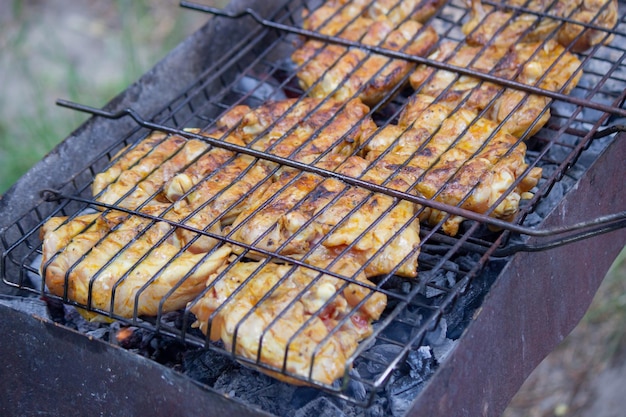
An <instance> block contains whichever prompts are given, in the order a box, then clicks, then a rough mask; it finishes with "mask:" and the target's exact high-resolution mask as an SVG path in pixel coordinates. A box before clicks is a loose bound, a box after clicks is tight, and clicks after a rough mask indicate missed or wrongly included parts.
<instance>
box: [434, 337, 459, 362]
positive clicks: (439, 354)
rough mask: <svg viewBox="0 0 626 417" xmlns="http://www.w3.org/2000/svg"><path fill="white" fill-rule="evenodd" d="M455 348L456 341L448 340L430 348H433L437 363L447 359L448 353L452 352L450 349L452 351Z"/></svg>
mask: <svg viewBox="0 0 626 417" xmlns="http://www.w3.org/2000/svg"><path fill="white" fill-rule="evenodd" d="M455 346H456V340H452V339H448V338H446V339H445V340H444V341H443V342H442V343H440V344H439V345H436V346H433V347H432V348H433V355H434V356H435V360H436V361H437V362H438V363H442V362H443V361H444V360H446V358H447V357H448V355H449V354H450V352H452V349H454V347H455Z"/></svg>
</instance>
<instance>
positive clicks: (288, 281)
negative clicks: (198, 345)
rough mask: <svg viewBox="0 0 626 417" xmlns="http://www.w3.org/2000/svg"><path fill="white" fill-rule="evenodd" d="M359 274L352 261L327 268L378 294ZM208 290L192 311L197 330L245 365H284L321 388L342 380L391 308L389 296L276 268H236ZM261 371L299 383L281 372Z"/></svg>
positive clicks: (251, 264) (337, 280) (317, 275)
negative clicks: (358, 349)
mask: <svg viewBox="0 0 626 417" xmlns="http://www.w3.org/2000/svg"><path fill="white" fill-rule="evenodd" d="M324 267H328V265H324ZM357 268H358V266H356V264H355V263H353V262H351V261H350V260H349V259H341V260H339V262H337V263H335V264H334V265H333V266H330V267H328V269H329V270H331V271H332V272H335V273H339V274H340V275H341V276H345V277H347V278H352V279H354V280H355V281H356V282H361V283H363V284H365V285H369V286H370V287H373V284H372V283H370V282H369V281H368V280H367V279H366V278H365V277H364V276H363V275H362V274H356V275H354V274H355V272H356V270H357ZM207 286H209V287H210V288H209V289H208V291H207V292H206V294H205V295H204V296H203V297H202V298H201V299H200V300H199V301H198V302H196V303H192V304H191V312H192V313H194V314H195V315H196V317H197V321H196V323H195V324H194V325H195V326H197V327H199V328H200V329H201V330H202V332H204V333H205V334H206V333H207V332H208V333H209V334H210V336H211V339H213V340H220V339H221V340H222V341H223V342H224V344H225V347H226V349H228V350H233V351H234V352H235V353H236V354H238V355H241V356H243V357H245V358H248V359H251V360H253V361H256V360H257V358H259V361H260V362H261V363H263V364H266V365H269V366H271V367H272V368H274V369H276V370H277V371H281V370H282V369H283V364H284V369H285V370H286V371H287V372H289V373H292V374H295V375H298V376H299V377H302V378H307V379H308V378H309V377H310V378H311V379H312V380H313V381H315V382H318V383H319V382H321V383H324V384H331V383H332V382H333V381H334V380H336V379H337V378H339V377H341V376H342V375H343V374H344V373H345V371H346V363H347V359H348V358H350V356H351V355H352V354H353V353H354V351H355V349H356V347H357V345H358V342H359V341H361V340H363V339H364V338H365V337H367V336H369V335H370V334H371V332H372V326H371V322H372V320H376V319H378V318H379V317H380V315H381V313H382V311H383V310H384V308H385V305H386V302H387V301H386V297H385V295H384V294H382V293H379V292H375V291H373V290H371V289H368V288H366V287H364V286H361V285H359V284H356V283H348V281H346V280H344V279H340V278H336V277H334V276H331V275H326V274H320V273H318V272H316V271H314V270H311V269H309V268H306V267H295V266H291V265H278V264H274V263H266V264H264V263H262V262H259V263H257V262H246V263H242V262H239V263H236V264H235V265H234V266H232V268H230V269H228V270H227V271H226V272H225V273H222V274H214V275H213V276H212V277H211V278H210V279H209V280H208V281H207ZM236 290H237V291H238V292H237V293H236V294H234V293H235V291H236ZM362 301H363V304H362V305H361V306H360V308H358V309H357V308H356V307H357V305H358V304H359V303H360V302H362ZM285 359H286V361H285ZM259 370H261V371H262V372H265V373H268V374H270V375H273V376H275V377H276V378H278V379H282V380H285V381H287V382H291V383H296V384H302V381H300V380H297V379H294V378H289V377H287V376H285V375H282V374H280V373H279V372H276V371H271V370H269V371H268V370H267V369H265V368H259Z"/></svg>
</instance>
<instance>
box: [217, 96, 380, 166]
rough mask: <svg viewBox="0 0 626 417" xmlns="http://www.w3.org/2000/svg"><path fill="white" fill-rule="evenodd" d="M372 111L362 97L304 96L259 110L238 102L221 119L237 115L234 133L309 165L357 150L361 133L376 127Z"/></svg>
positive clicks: (253, 145)
mask: <svg viewBox="0 0 626 417" xmlns="http://www.w3.org/2000/svg"><path fill="white" fill-rule="evenodd" d="M368 112H369V108H368V107H367V106H366V105H364V104H363V103H362V102H361V101H359V100H351V101H349V102H348V103H342V102H339V101H336V100H321V99H315V98H302V99H288V100H281V101H270V102H267V103H265V104H264V105H262V106H260V107H258V108H256V109H250V108H249V107H247V106H236V107H234V108H233V109H232V110H231V111H229V112H228V113H227V114H225V115H224V116H223V117H222V118H221V119H223V120H226V121H232V120H237V119H239V120H240V122H239V124H238V125H237V127H236V128H235V130H234V131H233V132H232V135H234V136H236V137H238V138H240V139H241V140H243V142H245V143H246V144H247V145H248V146H249V147H251V148H253V149H256V150H260V151H264V152H267V153H270V154H273V155H277V156H281V157H285V158H289V159H292V160H295V161H299V162H305V163H309V164H310V163H320V162H322V161H323V160H327V161H328V160H336V161H339V163H341V161H343V160H344V159H345V158H347V157H348V156H349V155H352V154H353V153H354V150H355V149H356V148H357V147H358V145H359V143H360V142H361V136H362V135H363V134H365V133H367V132H371V131H372V130H373V129H375V128H376V125H375V124H374V121H373V120H372V119H371V117H369V116H368ZM218 126H221V125H220V124H219V122H218ZM337 155H341V156H343V158H336V156H337Z"/></svg>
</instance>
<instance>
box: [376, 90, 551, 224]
mask: <svg viewBox="0 0 626 417" xmlns="http://www.w3.org/2000/svg"><path fill="white" fill-rule="evenodd" d="M432 101H433V98H432V97H427V96H422V95H416V96H414V97H413V98H412V100H411V101H410V102H409V104H408V106H407V108H406V110H405V111H404V112H403V114H401V116H400V121H399V124H398V125H388V126H386V127H384V128H382V129H381V130H380V131H379V132H377V134H376V135H375V136H374V137H373V139H372V140H371V141H369V142H367V143H366V146H365V147H364V152H365V157H366V159H367V160H369V161H372V165H373V166H372V167H371V168H370V169H369V171H368V173H369V175H371V176H376V177H377V178H381V179H382V178H384V179H387V180H389V179H391V178H402V179H403V180H404V181H405V182H406V183H408V184H412V192H415V193H416V194H417V195H419V196H422V197H425V198H428V199H433V200H435V201H439V202H442V203H445V204H448V205H451V206H458V207H461V208H463V209H466V210H471V211H474V212H476V213H484V214H487V213H488V214H489V215H490V216H492V217H495V218H499V219H504V220H510V219H512V218H513V217H514V215H515V214H516V213H517V210H518V207H519V201H520V199H521V198H522V197H525V196H527V194H525V193H526V192H528V191H530V190H531V189H532V188H533V187H534V186H535V185H536V184H537V182H538V180H539V178H540V175H541V169H539V168H533V169H531V170H530V171H528V172H527V168H528V164H527V163H526V162H525V160H524V158H525V153H526V146H525V145H524V143H522V142H521V141H520V140H519V139H517V138H516V137H514V136H513V135H511V134H509V133H506V132H505V131H503V130H501V129H498V125H497V123H494V122H492V121H489V120H487V119H484V118H477V117H476V114H475V113H473V112H471V111H469V110H466V109H460V110H457V111H455V112H452V110H451V109H450V108H448V107H447V106H445V105H442V104H429V103H432ZM451 112H452V113H451ZM518 180H519V181H520V182H519V184H517V185H515V186H514V185H513V184H514V183H515V182H516V181H518ZM391 184H392V185H391V186H390V187H391V188H397V186H396V185H394V184H393V183H391ZM401 191H410V189H409V190H401ZM447 216H448V214H447V213H444V212H441V211H439V210H434V209H431V208H424V211H423V212H422V213H421V214H420V219H421V220H423V221H426V222H428V223H429V224H431V225H435V224H437V223H439V222H440V221H442V220H443V221H444V223H443V226H442V227H443V230H444V231H445V232H446V233H447V234H450V235H455V234H456V233H457V232H458V228H459V224H460V223H461V222H462V221H463V218H462V217H460V216H454V215H451V216H450V217H449V218H448V217H447Z"/></svg>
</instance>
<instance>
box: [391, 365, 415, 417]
mask: <svg viewBox="0 0 626 417" xmlns="http://www.w3.org/2000/svg"><path fill="white" fill-rule="evenodd" d="M423 385H424V383H423V382H418V381H416V380H414V379H413V378H411V377H410V376H408V375H405V376H403V377H400V378H398V379H396V380H395V381H393V383H392V384H390V386H389V388H388V389H387V398H388V400H389V411H390V413H391V415H393V416H403V415H404V414H406V412H407V410H408V409H409V408H410V407H411V403H412V402H413V400H414V399H415V398H416V397H417V395H418V394H419V392H420V391H421V389H422V386H423Z"/></svg>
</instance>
